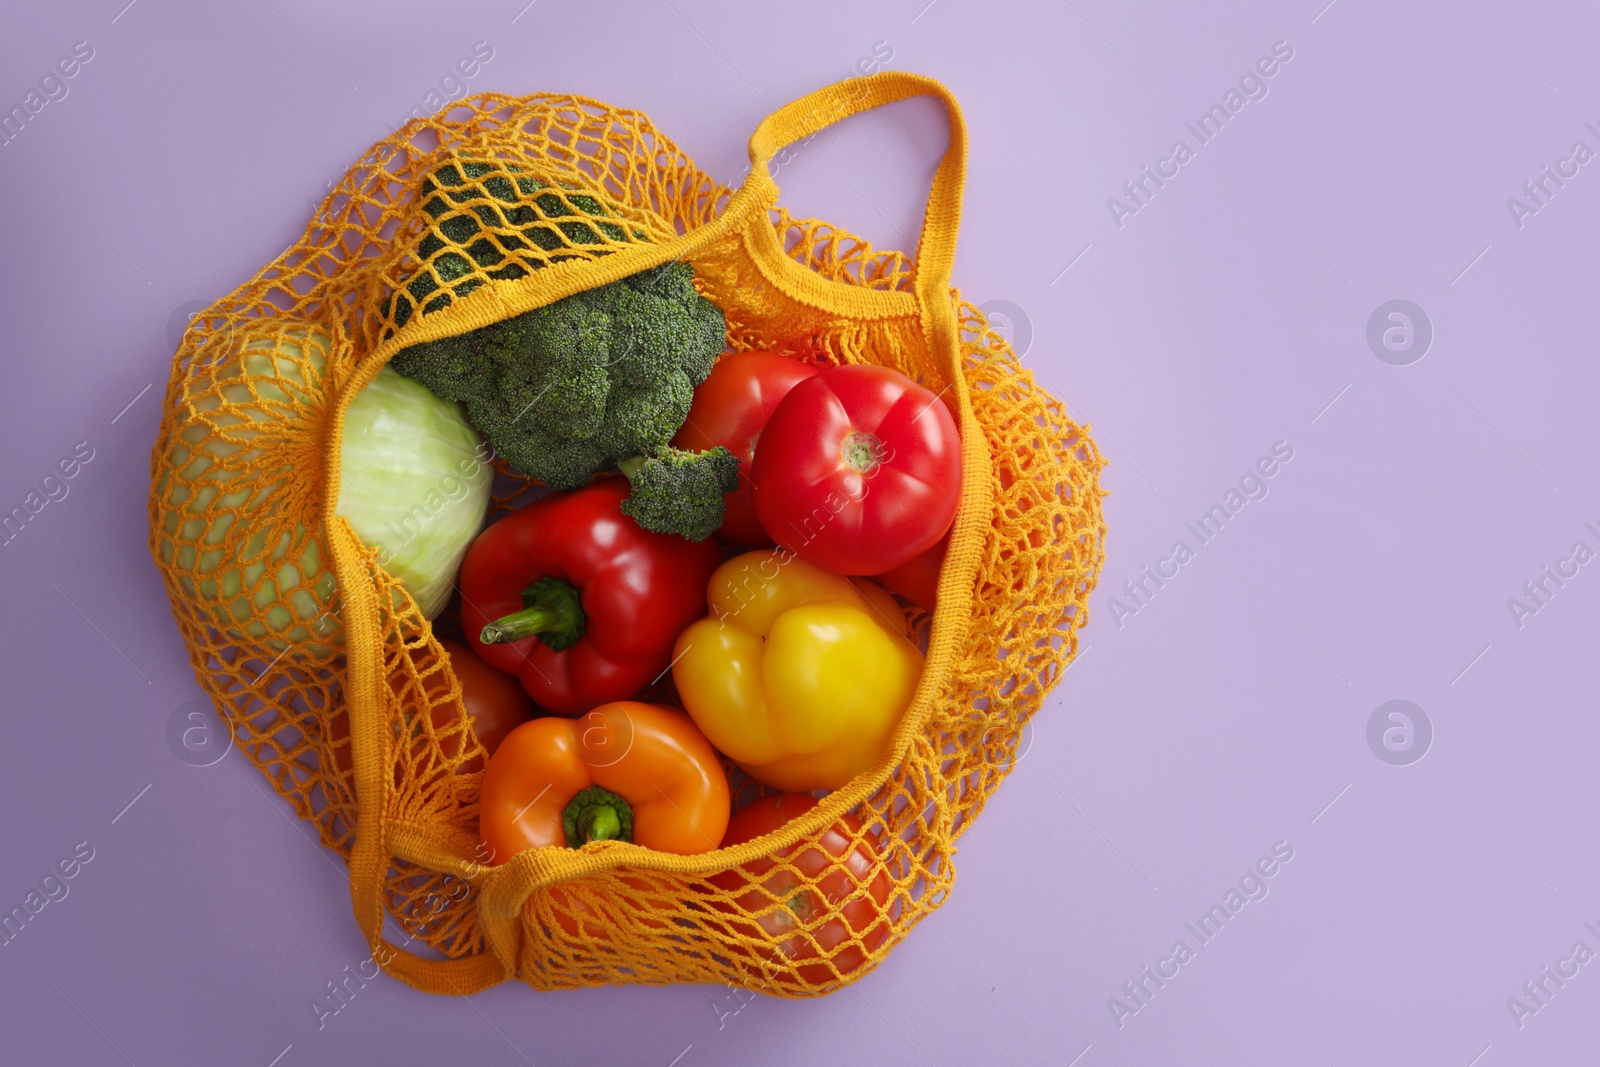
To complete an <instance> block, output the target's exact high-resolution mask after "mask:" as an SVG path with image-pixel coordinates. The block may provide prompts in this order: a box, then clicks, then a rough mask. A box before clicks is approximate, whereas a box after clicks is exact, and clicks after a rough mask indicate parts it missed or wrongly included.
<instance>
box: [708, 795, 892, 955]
mask: <svg viewBox="0 0 1600 1067" xmlns="http://www.w3.org/2000/svg"><path fill="white" fill-rule="evenodd" d="M817 804H818V801H817V798H816V797H813V796H809V795H807V794H805V793H778V794H775V795H772V796H764V797H761V798H759V799H758V800H755V801H753V802H752V803H750V804H749V805H748V806H746V807H744V808H741V809H739V810H738V811H737V812H735V813H734V815H733V818H732V819H730V820H729V822H728V832H727V834H726V836H724V837H723V839H722V847H723V848H728V847H730V846H732V845H738V844H742V843H744V842H746V841H750V840H753V839H754V838H757V837H760V836H761V835H763V834H767V833H771V832H772V831H773V830H776V829H778V827H780V826H782V825H783V824H784V823H786V822H788V821H790V820H791V819H795V818H798V817H799V816H801V815H804V814H805V813H806V812H808V811H810V810H811V809H812V808H814V807H816V806H817ZM857 838H859V839H860V840H859V841H856V839H857ZM819 845H820V847H819ZM819 845H812V844H806V843H802V844H799V845H793V846H791V847H790V848H788V849H787V850H784V851H782V852H780V853H778V855H777V857H776V858H764V859H759V860H755V861H753V862H751V863H747V864H745V865H744V866H743V867H739V868H735V869H734V870H731V871H723V872H721V873H719V874H715V875H713V876H712V877H711V884H712V885H714V886H716V887H717V888H718V889H722V890H726V891H728V892H734V893H737V892H739V890H740V889H745V892H743V893H741V894H740V895H739V896H737V897H735V898H734V900H733V902H732V904H731V905H730V904H728V903H725V902H722V901H716V902H714V903H713V905H712V906H713V907H714V908H715V909H716V910H718V911H722V912H729V911H734V912H742V913H744V915H746V916H747V917H748V918H747V919H745V920H735V921H731V922H730V923H729V926H730V927H731V928H732V930H733V932H735V933H738V934H741V935H743V936H745V937H752V938H756V939H758V940H763V941H767V942H769V944H767V945H765V946H763V949H762V950H758V958H757V960H756V961H754V962H751V963H750V964H749V966H750V967H751V969H752V970H755V971H757V972H760V973H763V974H767V975H769V976H770V975H772V974H778V975H781V974H783V972H786V971H789V970H790V968H791V967H792V968H793V973H795V974H798V975H799V978H800V981H801V982H802V983H804V984H806V985H819V986H820V985H827V984H829V983H831V982H834V981H836V980H837V979H838V978H839V977H841V976H845V975H849V974H850V973H852V972H853V971H855V970H857V969H859V968H860V967H861V965H862V964H864V963H866V961H867V954H868V953H870V952H873V951H875V950H876V949H877V948H878V946H879V945H881V944H883V942H884V940H885V939H886V938H888V936H889V921H890V917H891V914H892V910H891V909H890V908H889V906H888V901H889V891H890V882H889V875H888V872H887V871H885V870H884V869H883V867H882V866H881V865H880V862H879V858H878V848H877V845H876V844H875V843H874V842H873V841H872V839H871V838H870V837H864V836H862V835H861V821H860V820H859V819H857V818H856V817H855V816H854V815H848V814H847V815H845V816H843V817H842V818H841V819H840V820H839V821H838V822H836V823H834V824H833V826H831V827H829V828H828V830H827V832H826V833H824V834H823V835H822V838H821V841H820V842H819ZM830 909H837V911H838V914H837V915H835V916H834V917H832V918H828V919H825V920H823V921H822V922H821V923H820V925H818V920H819V919H820V918H821V917H822V916H823V915H824V914H826V913H827V912H828V911H829V910H830ZM852 941H855V942H856V943H850V942H852ZM807 961H815V962H807ZM796 964H798V966H795V965H796ZM830 964H831V965H830Z"/></svg>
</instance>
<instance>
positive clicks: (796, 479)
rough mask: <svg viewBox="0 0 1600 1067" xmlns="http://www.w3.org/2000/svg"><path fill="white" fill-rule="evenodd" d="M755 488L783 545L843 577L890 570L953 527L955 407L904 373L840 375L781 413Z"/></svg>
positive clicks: (804, 388) (831, 373)
mask: <svg viewBox="0 0 1600 1067" xmlns="http://www.w3.org/2000/svg"><path fill="white" fill-rule="evenodd" d="M750 480H751V482H752V483H753V484H754V485H755V502H756V514H757V515H758V516H759V517H760V519H761V524H762V525H763V526H765V527H766V528H767V532H768V533H770V534H772V536H773V537H774V538H775V539H776V540H777V542H778V544H779V545H781V546H782V547H783V548H785V549H787V550H788V551H790V552H793V553H794V554H796V555H798V556H800V557H801V558H803V559H808V560H810V561H811V562H813V563H816V564H818V565H820V566H823V567H826V568H828V569H829V570H831V571H836V572H838V573H839V574H881V573H883V572H884V571H887V570H892V569H894V568H895V567H898V566H900V565H901V564H902V563H906V562H908V561H909V560H911V559H912V558H913V557H915V556H918V555H920V554H921V553H923V552H925V551H927V550H928V549H929V548H931V547H933V545H934V544H935V543H936V542H937V541H938V540H939V538H941V537H943V536H944V533H945V531H946V530H948V529H949V528H950V523H951V521H952V520H953V519H954V518H955V515H956V503H957V501H958V499H959V497H960V495H961V437H960V435H959V434H958V433H957V431H956V423H955V419H953V418H951V416H950V411H949V409H948V408H946V407H945V406H944V404H943V403H941V402H940V400H939V398H938V397H937V396H935V395H934V394H933V393H932V392H930V391H929V390H927V389H924V388H923V387H922V386H920V385H918V384H917V383H916V382H913V381H912V380H911V379H910V378H907V377H906V376H905V375H903V374H900V373H898V372H897V371H892V370H890V369H888V368H887V367H874V366H867V365H864V364H857V365H852V366H846V367H830V368H828V369H826V370H823V371H821V372H820V373H818V374H817V375H815V376H814V377H811V378H808V379H806V380H805V381H803V382H801V383H800V384H798V385H796V386H795V387H794V388H793V389H791V390H790V391H789V395H788V396H786V397H784V398H783V401H782V402H781V403H780V404H779V405H778V409H777V410H776V411H774V412H773V413H772V418H771V419H769V420H768V421H767V428H766V429H765V430H763V431H762V432H761V447H760V448H758V449H757V450H756V461H755V464H754V468H753V470H752V471H751V473H750Z"/></svg>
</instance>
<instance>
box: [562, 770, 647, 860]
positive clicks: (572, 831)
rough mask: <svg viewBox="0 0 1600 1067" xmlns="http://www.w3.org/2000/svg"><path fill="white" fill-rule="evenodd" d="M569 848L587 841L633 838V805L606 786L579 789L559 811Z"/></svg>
mask: <svg viewBox="0 0 1600 1067" xmlns="http://www.w3.org/2000/svg"><path fill="white" fill-rule="evenodd" d="M561 828H562V830H564V831H565V832H566V835H567V845H568V847H570V848H582V847H583V846H584V845H586V844H588V843H589V842H590V841H632V840H633V805H631V804H629V803H628V802H627V801H626V800H624V799H623V798H622V797H619V796H618V795H617V794H615V793H613V792H612V791H611V790H609V789H602V788H601V787H600V786H597V785H592V786H590V787H589V788H588V789H584V790H581V791H579V793H578V795H577V796H575V797H573V798H572V800H571V801H570V802H569V803H568V804H567V806H566V807H565V808H564V809H562V812H561Z"/></svg>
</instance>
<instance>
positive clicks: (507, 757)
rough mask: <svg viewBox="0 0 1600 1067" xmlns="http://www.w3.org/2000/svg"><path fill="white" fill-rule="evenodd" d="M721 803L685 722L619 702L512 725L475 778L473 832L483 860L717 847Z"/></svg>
mask: <svg viewBox="0 0 1600 1067" xmlns="http://www.w3.org/2000/svg"><path fill="white" fill-rule="evenodd" d="M730 807H731V799H730V797H729V794H728V776H727V774H726V773H724V771H723V769H722V764H721V762H720V761H719V760H718V759H717V754H716V751H715V750H713V749H712V747H711V743H710V742H709V741H707V740H706V739H705V737H704V735H702V734H701V733H700V731H699V730H698V729H696V727H695V725H694V723H692V722H690V721H689V719H688V718H686V717H685V716H684V715H682V714H681V713H679V712H676V711H673V710H672V709H671V708H663V707H660V706H658V705H655V704H641V703H638V702H637V701H632V700H619V701H615V702H613V703H610V704H602V705H600V706H599V707H597V708H595V709H594V710H593V711H591V712H589V713H588V714H587V715H585V716H583V717H582V718H580V719H564V718H555V717H552V718H545V719H534V720H533V721H532V722H527V723H523V724H522V725H521V726H519V727H517V728H516V729H515V730H513V731H511V733H510V735H508V736H507V737H506V739H505V740H504V741H502V742H501V743H500V747H499V748H498V749H496V750H495V753H494V756H493V757H492V758H491V759H490V760H489V767H488V769H487V770H486V771H484V774H483V789H482V793H481V796H480V801H479V815H478V833H479V835H480V836H481V837H482V838H483V840H484V842H485V843H487V844H488V846H489V848H490V849H491V852H490V858H489V862H490V863H491V864H499V863H504V862H505V861H506V860H508V859H510V858H511V857H512V856H514V855H516V854H517V853H518V852H521V851H523V850H524V849H529V848H544V847H547V846H551V845H565V846H568V847H570V848H581V847H582V846H583V845H585V844H588V843H589V842H591V841H610V840H616V841H632V842H634V843H635V844H639V845H643V846H644V847H646V848H653V849H659V850H660V851H662V852H677V853H681V854H685V855H687V854H691V853H695V852H709V851H711V850H712V849H714V848H716V847H717V846H718V845H719V844H720V843H721V841H722V835H723V833H724V831H726V830H727V828H728V813H729V809H730Z"/></svg>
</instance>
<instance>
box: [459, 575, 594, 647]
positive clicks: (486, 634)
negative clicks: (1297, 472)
mask: <svg viewBox="0 0 1600 1067" xmlns="http://www.w3.org/2000/svg"><path fill="white" fill-rule="evenodd" d="M522 603H523V608H522V610H521V611H513V612H512V613H511V614H510V615H503V616H501V617H500V618H498V619H496V620H494V621H493V622H491V623H489V624H488V625H487V626H485V627H484V628H483V632H482V633H480V634H479V635H478V640H480V641H482V642H483V643H484V644H486V645H499V644H505V643H506V642H509V641H520V640H522V639H523V638H524V637H535V636H537V637H538V638H539V640H541V641H543V642H544V643H545V644H547V645H549V646H550V647H551V648H552V649H554V650H555V651H557V652H560V651H561V650H562V649H565V648H570V647H571V646H572V645H574V644H576V643H577V641H578V638H580V637H582V636H583V631H584V627H585V626H586V624H587V622H588V619H587V618H586V617H585V615H584V613H583V605H582V604H581V603H580V602H579V594H578V590H577V589H576V588H574V587H573V585H572V583H571V582H568V581H564V580H563V579H561V578H541V579H539V580H538V581H537V582H534V583H533V584H532V585H530V586H528V588H526V589H524V590H523V591H522Z"/></svg>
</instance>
